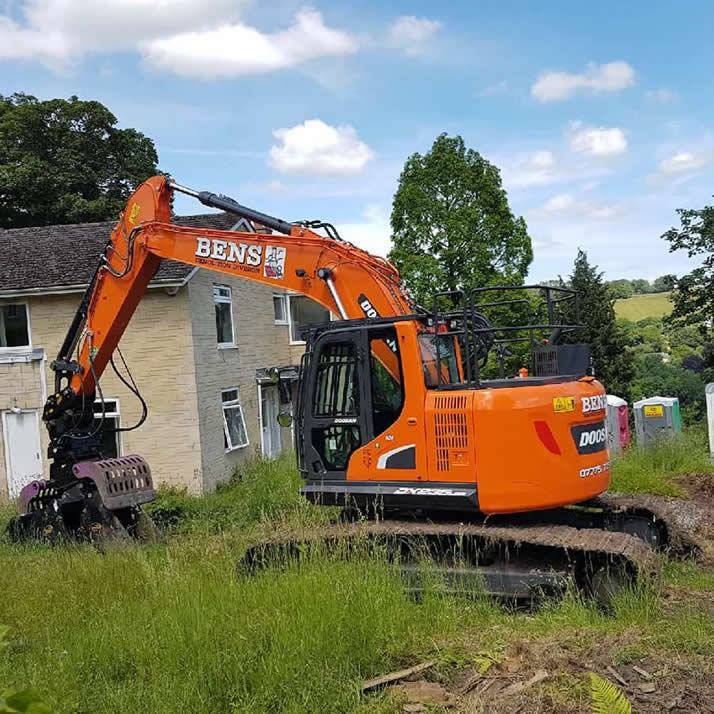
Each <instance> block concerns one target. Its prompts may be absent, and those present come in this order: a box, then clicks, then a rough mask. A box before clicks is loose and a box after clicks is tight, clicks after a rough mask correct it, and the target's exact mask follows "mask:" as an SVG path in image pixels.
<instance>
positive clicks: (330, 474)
mask: <svg viewBox="0 0 714 714" xmlns="http://www.w3.org/2000/svg"><path fill="white" fill-rule="evenodd" d="M366 357H367V353H366V336H365V331H364V330H344V331H338V332H334V333H327V334H325V335H323V336H322V337H320V338H319V339H318V341H317V343H316V344H315V347H314V351H313V355H312V358H311V364H310V369H309V377H308V380H309V381H308V384H309V387H310V388H309V389H308V390H307V393H306V394H305V402H304V405H303V408H304V414H305V420H304V426H303V430H304V438H305V440H306V448H305V463H304V467H305V470H306V471H307V475H308V478H309V479H311V480H314V479H321V480H325V481H339V480H344V479H345V478H346V476H347V467H348V464H349V461H350V457H351V456H352V454H353V453H354V452H355V451H356V450H357V449H359V448H360V447H361V446H362V445H363V444H364V443H365V442H366V440H367V439H368V434H369V430H370V427H371V424H368V421H367V414H368V411H369V406H368V405H369V398H370V394H369V391H368V384H369V380H368V375H367V365H368V364H369V360H368V359H367V358H366Z"/></svg>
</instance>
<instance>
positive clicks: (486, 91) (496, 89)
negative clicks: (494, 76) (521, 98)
mask: <svg viewBox="0 0 714 714" xmlns="http://www.w3.org/2000/svg"><path fill="white" fill-rule="evenodd" d="M508 91H509V86H508V80H506V79H502V80H501V81H500V82H496V83H495V84H489V85H488V86H487V87H484V88H483V89H481V90H480V91H479V92H478V96H480V97H490V96H493V95H494V94H507V93H508Z"/></svg>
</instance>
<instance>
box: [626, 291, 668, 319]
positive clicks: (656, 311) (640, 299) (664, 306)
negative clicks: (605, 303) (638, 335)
mask: <svg viewBox="0 0 714 714" xmlns="http://www.w3.org/2000/svg"><path fill="white" fill-rule="evenodd" d="M671 312H672V303H671V302H670V301H669V293H651V294H649V295H635V296H634V297H631V298H627V299H625V300H616V301H615V313H616V314H617V316H618V317H624V318H625V319H627V320H632V321H633V322H636V321H637V320H643V319H644V318H645V317H664V315H669V314H670V313H671Z"/></svg>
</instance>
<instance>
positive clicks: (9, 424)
mask: <svg viewBox="0 0 714 714" xmlns="http://www.w3.org/2000/svg"><path fill="white" fill-rule="evenodd" d="M2 431H3V435H4V445H5V465H6V467H7V485H8V491H9V494H10V498H17V497H18V496H19V495H20V491H21V490H22V488H23V486H26V485H27V484H28V483H30V481H34V480H35V479H38V478H42V453H41V448H42V447H41V446H40V417H39V414H38V412H37V409H19V410H17V411H10V412H3V413H2Z"/></svg>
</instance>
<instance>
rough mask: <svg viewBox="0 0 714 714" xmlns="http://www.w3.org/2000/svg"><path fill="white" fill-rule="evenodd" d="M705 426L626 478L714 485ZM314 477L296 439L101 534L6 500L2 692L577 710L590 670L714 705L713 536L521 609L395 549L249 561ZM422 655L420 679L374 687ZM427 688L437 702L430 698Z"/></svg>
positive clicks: (313, 514) (637, 485)
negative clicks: (210, 489) (288, 451)
mask: <svg viewBox="0 0 714 714" xmlns="http://www.w3.org/2000/svg"><path fill="white" fill-rule="evenodd" d="M705 440H706V437H705V435H704V433H703V432H689V433H686V434H684V435H683V437H682V440H681V441H680V442H678V443H675V444H670V445H667V446H663V447H661V449H655V450H654V451H653V452H650V453H649V454H643V453H642V452H639V451H637V449H633V450H632V452H631V455H629V456H627V457H623V458H621V459H620V460H617V461H616V462H615V466H614V485H615V487H616V488H618V489H620V490H623V491H642V490H645V491H647V490H649V491H655V492H658V493H665V494H671V495H678V496H680V497H682V498H687V497H688V493H690V494H691V497H692V498H695V497H698V498H699V499H700V500H702V499H703V500H704V501H705V502H708V501H709V500H711V501H713V502H714V498H712V492H711V479H712V478H713V477H712V476H711V475H706V476H704V475H701V476H699V477H696V478H695V477H694V476H689V477H687V478H686V479H684V480H682V479H681V478H679V477H677V476H675V474H679V473H682V472H693V471H694V472H695V471H704V470H706V469H707V452H706V444H705ZM709 470H711V468H710V467H709ZM697 479H698V480H697ZM692 484H695V485H696V488H699V489H701V491H690V488H692ZM298 486H299V477H298V474H297V473H296V470H295V467H294V462H293V461H292V460H291V459H290V457H289V456H288V457H285V458H283V459H281V460H279V461H277V462H270V463H265V462H258V463H256V464H255V466H254V467H253V468H251V469H250V470H249V471H247V472H246V473H245V474H243V477H242V478H241V479H240V480H238V479H236V480H235V481H234V482H232V483H230V484H228V485H226V486H225V487H223V488H221V489H219V490H218V491H217V492H216V493H214V494H210V495H208V496H205V497H203V498H195V497H190V496H187V495H186V494H183V493H180V492H175V491H174V492H169V491H164V492H163V493H162V494H161V496H160V498H159V500H158V502H157V503H156V504H155V505H154V506H153V507H152V509H151V510H152V514H153V517H154V518H155V520H156V521H157V522H159V523H160V524H161V526H162V529H163V531H164V533H165V537H164V538H163V539H162V540H161V541H160V542H157V543H154V544H151V545H147V544H131V545H125V546H114V547H110V548H109V547H108V548H105V549H104V550H103V551H100V550H97V549H95V548H93V547H90V546H88V545H65V546H57V547H54V548H50V547H46V546H40V545H27V546H22V547H20V546H13V545H11V544H10V543H8V542H7V541H6V540H5V537H4V535H2V534H3V533H4V525H5V521H6V520H7V518H9V517H10V516H11V515H12V512H13V508H12V507H9V506H8V507H3V506H0V562H2V568H1V569H0V594H1V595H0V711H4V709H3V690H4V689H5V688H6V687H15V688H21V687H26V686H32V687H34V688H36V689H38V690H39V691H40V692H41V694H42V696H43V697H44V698H45V699H46V701H47V702H48V704H49V705H50V706H51V711H53V712H55V713H56V714H58V713H60V712H62V713H64V712H67V713H68V714H90V712H91V714H102V713H107V714H109V713H110V712H111V713H112V714H118V713H123V712H127V714H128V713H129V712H152V714H159V713H166V714H173V713H175V712H176V713H178V712H209V711H210V712H222V713H223V712H226V713H227V714H238V713H240V714H243V713H246V714H262V713H264V712H273V713H276V714H277V713H282V712H291V713H292V712H294V713H295V714H298V713H300V714H303V713H305V712H315V713H316V714H317V713H318V712H319V713H321V714H329V713H331V712H334V713H335V714H337V713H338V712H339V713H340V714H343V713H346V712H354V713H358V714H367V712H370V714H372V713H375V712H376V713H377V714H401V713H402V712H406V711H425V712H426V711H428V712H432V714H434V713H436V712H444V713H446V712H450V713H454V714H458V713H462V714H476V712H496V713H501V714H505V713H506V712H515V711H518V712H520V713H521V714H528V713H530V712H540V713H552V714H554V713H555V712H558V713H566V714H567V713H573V714H575V713H576V712H590V711H592V703H591V690H590V687H591V682H590V673H591V672H594V673H596V674H597V675H599V676H601V677H604V678H606V679H608V680H610V681H612V682H613V683H614V684H616V685H618V686H620V687H621V688H622V689H623V690H624V691H625V693H626V695H627V697H628V698H629V699H630V700H631V702H632V704H633V710H634V711H637V712H658V711H669V712H675V713H677V712H679V713H680V714H681V713H682V712H703V711H711V708H710V707H711V705H712V702H713V701H714V659H713V658H712V657H711V653H712V652H713V651H714V617H713V616H714V560H713V559H712V555H713V554H714V550H712V552H708V550H709V549H707V552H708V555H707V556H706V557H705V559H704V560H702V561H700V562H696V563H695V562H668V563H666V564H665V567H664V571H663V575H662V577H661V579H660V580H659V581H658V582H654V583H652V584H651V585H646V586H642V587H638V588H637V589H635V590H633V591H631V592H626V593H625V594H623V595H621V596H620V597H618V598H617V599H616V600H615V602H614V606H613V611H612V612H603V611H600V610H598V609H597V608H596V607H595V606H594V605H593V604H592V603H590V602H585V601H583V600H582V599H580V598H579V596H578V595H576V594H574V593H571V594H568V595H566V596H565V598H564V599H563V600H561V601H559V602H548V603H546V604H544V605H542V606H540V607H539V608H537V609H526V610H523V609H511V608H507V607H505V606H503V605H501V604H497V603H495V602H493V601H492V600H490V599H487V598H485V597H483V596H480V595H478V594H474V595H473V596H471V597H457V596H453V595H446V594H445V593H444V592H443V591H442V589H441V588H440V585H439V583H438V582H436V581H435V582H433V583H431V582H430V581H428V580H427V586H426V591H425V592H424V594H423V595H422V596H421V597H420V598H415V597H414V596H413V595H411V594H410V593H409V592H407V590H406V589H405V584H404V582H403V581H402V579H401V576H400V575H399V574H398V573H397V572H396V571H395V570H394V569H393V568H391V567H390V565H389V563H388V562H387V560H386V559H380V558H379V557H372V558H369V559H367V558H364V557H355V558H354V559H353V560H352V561H350V562H340V561H337V560H336V559H335V557H334V556H331V555H330V554H329V553H319V554H317V555H315V554H313V555H312V556H311V557H306V558H305V559H304V561H302V562H301V563H300V564H299V565H298V566H295V565H292V566H291V565H287V566H285V567H282V568H275V569H272V570H268V571H266V572H264V573H262V574H260V575H258V576H252V577H251V576H246V575H242V574H241V573H239V572H238V571H237V568H236V565H237V563H238V561H239V559H240V557H241V555H242V553H243V552H244V551H245V549H246V547H247V546H248V545H249V544H250V543H252V542H255V541H256V540H259V539H260V538H262V537H265V536H266V535H268V534H271V533H274V532H276V531H280V530H282V529H286V528H291V529H295V528H297V529H299V528H301V527H304V526H310V525H314V524H315V523H321V522H324V521H325V520H326V519H327V518H330V517H332V516H334V511H333V509H319V508H317V507H315V506H311V505H310V504H308V503H306V502H305V501H304V500H302V499H301V498H300V497H299V495H298V493H297V488H298ZM712 546H714V542H712ZM3 625H6V626H8V627H9V628H10V630H9V632H8V634H7V635H6V640H7V646H6V647H5V648H4V649H3V647H2V630H3V627H2V626H3ZM424 661H433V665H432V666H431V667H430V668H428V669H426V670H425V671H424V672H423V673H422V674H421V675H420V677H422V678H423V679H424V680H427V681H423V682H422V683H421V684H419V683H417V682H411V683H408V684H409V685H410V686H409V687H408V686H407V685H402V687H401V688H397V689H396V690H394V689H393V690H391V691H390V690H381V691H379V690H378V691H375V692H371V693H368V694H364V693H362V691H361V690H362V682H363V680H365V679H367V678H370V677H376V676H378V675H381V674H383V673H386V672H390V671H392V670H397V669H401V668H403V667H408V666H411V665H414V664H417V663H420V662H424ZM618 677H619V678H621V680H622V681H619V680H618ZM623 682H625V684H623ZM415 690H418V691H420V692H422V693H423V692H425V691H431V692H432V693H433V694H434V696H436V697H437V700H438V701H437V703H435V704H425V705H423V706H422V705H421V704H418V703H414V699H413V697H414V696H417V695H415ZM410 697H412V704H410V705H409V707H406V706H405V705H406V703H407V700H408V699H409V698H410ZM420 707H422V708H420ZM663 707H664V709H663ZM23 711H24V710H23ZM38 711H39V710H38Z"/></svg>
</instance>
